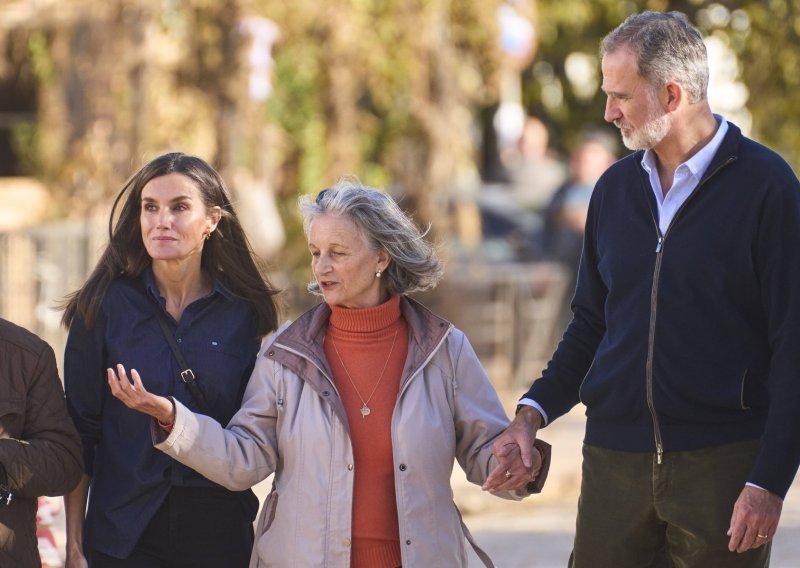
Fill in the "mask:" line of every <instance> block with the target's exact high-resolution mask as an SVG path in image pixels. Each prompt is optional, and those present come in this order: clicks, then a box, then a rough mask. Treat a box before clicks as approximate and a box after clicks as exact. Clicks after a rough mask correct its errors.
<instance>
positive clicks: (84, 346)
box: [64, 310, 108, 477]
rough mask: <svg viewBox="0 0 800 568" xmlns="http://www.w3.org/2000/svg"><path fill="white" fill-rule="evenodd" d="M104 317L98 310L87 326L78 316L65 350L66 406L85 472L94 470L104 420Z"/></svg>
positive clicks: (91, 472) (72, 326) (73, 323)
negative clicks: (78, 439) (81, 450)
mask: <svg viewBox="0 0 800 568" xmlns="http://www.w3.org/2000/svg"><path fill="white" fill-rule="evenodd" d="M105 329H106V317H105V314H104V313H103V311H102V310H101V311H100V312H99V313H98V314H97V319H96V321H95V325H94V327H93V328H92V329H87V327H86V325H85V324H84V323H83V321H82V320H81V318H80V317H75V319H74V320H73V321H72V325H71V326H70V328H69V335H68V336H67V346H66V349H65V351H64V387H65V389H66V391H67V409H68V411H69V415H70V416H71V417H72V420H73V421H74V422H75V426H76V427H77V429H78V434H79V435H80V439H81V443H82V444H83V462H84V468H85V470H86V474H87V475H89V477H91V476H92V474H93V471H94V455H95V448H96V447H97V444H98V442H99V441H100V436H101V434H102V421H103V400H104V399H103V397H104V389H106V388H108V387H107V386H106V380H105V355H104V353H105V342H104V339H103V338H104V336H105Z"/></svg>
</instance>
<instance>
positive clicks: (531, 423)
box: [484, 12, 800, 568]
mask: <svg viewBox="0 0 800 568" xmlns="http://www.w3.org/2000/svg"><path fill="white" fill-rule="evenodd" d="M600 55H601V58H602V72H603V85H602V88H603V91H604V92H605V93H606V96H607V102H606V109H605V120H606V121H608V122H612V123H613V124H614V125H615V126H617V128H619V129H620V132H621V134H622V139H623V142H624V143H625V145H626V146H627V147H628V148H630V149H631V150H635V152H634V153H632V154H631V155H629V156H628V157H626V158H624V159H622V160H620V161H619V162H617V163H616V164H614V165H613V166H611V167H610V168H609V169H608V170H607V171H606V172H605V174H603V176H602V177H601V178H600V180H599V181H598V182H597V185H596V187H595V189H594V191H593V193H592V198H591V204H590V208H589V214H588V219H587V223H586V234H585V239H584V245H583V255H582V258H581V264H580V269H579V276H578V283H577V287H576V291H575V296H574V298H573V302H572V311H573V318H572V321H571V322H570V324H569V326H568V328H567V330H566V331H565V333H564V336H563V338H562V341H561V343H560V344H559V346H558V348H557V349H556V352H555V354H554V355H553V358H552V360H551V361H550V362H549V364H548V366H547V368H546V369H545V370H544V372H543V373H542V377H541V378H539V379H538V380H536V381H535V382H534V384H533V386H532V387H531V388H530V390H529V391H528V392H527V393H526V394H525V395H524V396H523V398H522V399H521V400H520V405H519V406H518V408H517V415H516V417H515V419H514V421H513V422H512V424H511V426H509V428H508V429H507V430H506V432H505V433H504V434H502V435H501V436H500V437H499V438H498V439H497V441H496V442H495V444H494V451H495V455H496V456H497V457H498V459H499V460H500V466H499V467H498V468H497V469H496V470H495V471H494V472H493V473H492V475H491V476H490V478H489V479H488V480H487V482H486V484H485V486H484V488H486V489H495V490H511V489H516V488H517V487H519V486H520V485H522V484H524V480H523V479H520V480H517V479H516V476H515V475H514V474H512V470H514V471H518V469H515V468H518V466H519V464H518V463H512V461H513V457H512V456H515V455H517V453H516V452H514V453H513V454H512V453H511V452H510V450H511V449H514V450H516V446H519V448H520V449H521V452H520V453H521V456H522V457H521V459H522V461H523V463H524V464H525V465H526V466H528V465H529V464H530V461H529V460H530V457H529V456H530V448H531V446H532V442H533V440H534V439H535V437H536V432H537V430H538V429H539V428H540V427H544V426H546V425H547V424H549V423H551V422H552V421H553V420H555V419H556V418H558V417H559V416H561V415H562V414H565V413H566V412H568V411H569V410H570V409H571V408H572V407H573V406H574V405H575V404H577V403H578V402H582V403H583V404H585V405H586V415H587V422H586V436H585V439H584V447H583V478H582V485H581V496H580V502H579V508H578V520H577V530H576V535H575V542H574V547H573V553H572V556H571V558H570V566H571V567H574V568H584V567H592V568H625V567H631V568H643V567H655V566H659V567H661V566H686V567H697V568H713V567H724V568H737V567H742V568H745V567H746V568H754V567H763V566H767V565H768V563H769V554H770V546H771V541H772V538H773V537H774V535H775V532H776V529H777V526H778V521H779V518H780V513H781V507H782V503H783V498H784V497H785V495H786V493H787V491H788V489H789V486H790V485H791V483H792V480H793V478H794V476H795V474H796V472H797V468H798V464H799V463H800V348H798V346H800V247H797V246H795V245H796V243H798V242H800V183H798V180H797V177H796V176H795V174H794V173H793V172H792V169H791V168H790V167H789V166H788V165H787V164H786V163H785V161H784V160H783V159H782V158H781V157H780V156H778V155H777V154H776V153H774V152H773V151H771V150H769V149H768V148H765V147H764V146H761V145H760V144H757V143H756V142H754V141H752V140H750V139H748V138H746V137H744V136H743V135H742V133H741V131H740V130H739V129H738V128H737V127H736V126H735V125H733V124H731V123H729V122H727V121H726V120H725V119H723V118H722V117H721V116H718V115H715V114H713V113H712V111H711V109H710V107H709V104H708V99H707V96H706V91H707V87H708V60H707V54H706V49H705V45H704V43H703V40H702V37H701V35H700V33H699V32H698V31H697V29H695V28H694V27H693V26H691V25H690V24H689V22H688V21H687V19H686V17H685V16H684V15H683V14H680V13H678V12H670V13H657V12H645V13H643V14H639V15H635V16H631V17H629V18H628V19H627V20H625V22H623V23H622V24H621V25H620V26H619V27H617V28H616V29H615V30H613V31H612V32H611V33H609V34H608V36H606V37H605V38H604V40H603V43H602V46H601V50H600Z"/></svg>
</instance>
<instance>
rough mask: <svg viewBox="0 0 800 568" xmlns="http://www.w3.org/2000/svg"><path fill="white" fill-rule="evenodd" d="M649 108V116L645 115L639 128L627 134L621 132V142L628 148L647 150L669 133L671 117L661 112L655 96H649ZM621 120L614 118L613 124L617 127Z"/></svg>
mask: <svg viewBox="0 0 800 568" xmlns="http://www.w3.org/2000/svg"><path fill="white" fill-rule="evenodd" d="M649 105H650V108H651V109H652V111H651V113H650V116H648V117H647V122H645V124H644V126H642V127H641V128H634V129H632V130H631V133H630V134H629V135H627V136H626V135H625V134H624V133H623V132H621V130H620V133H621V134H622V143H623V144H625V147H626V148H627V149H628V150H634V151H635V150H649V149H650V148H654V147H655V146H656V145H658V143H659V142H661V141H662V140H663V139H664V138H665V137H666V135H667V134H668V133H669V129H670V128H671V127H672V117H671V116H670V114H669V113H668V112H662V111H661V110H660V109H659V105H658V100H657V99H656V97H655V96H652V97H650V100H649ZM622 125H623V123H622V122H621V121H618V120H615V121H614V126H616V127H617V128H620V129H621V127H622Z"/></svg>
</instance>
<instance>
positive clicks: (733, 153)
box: [629, 121, 742, 184]
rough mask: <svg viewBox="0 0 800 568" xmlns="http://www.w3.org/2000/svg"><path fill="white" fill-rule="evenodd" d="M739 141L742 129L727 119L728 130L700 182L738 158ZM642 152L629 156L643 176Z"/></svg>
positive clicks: (644, 172)
mask: <svg viewBox="0 0 800 568" xmlns="http://www.w3.org/2000/svg"><path fill="white" fill-rule="evenodd" d="M741 141H742V131H741V130H740V129H739V127H738V126H736V125H735V124H734V123H732V122H730V121H728V132H726V133H725V138H723V139H722V143H721V144H720V146H719V149H718V150H717V152H716V154H714V157H713V158H711V162H710V163H709V164H708V168H706V171H705V173H704V174H703V177H702V179H701V180H700V183H701V184H702V183H703V182H704V181H705V180H706V179H707V178H709V177H710V176H712V175H714V173H715V172H716V171H717V170H718V169H719V168H721V167H722V166H724V165H726V164H727V163H728V162H730V161H732V160H735V159H737V158H738V156H739V145H740V144H741ZM644 152H645V151H644V150H637V151H636V152H634V153H633V154H631V155H630V156H629V158H632V159H633V160H634V164H636V165H637V166H638V167H639V170H640V172H642V173H643V174H644V177H647V172H646V171H645V169H644V168H643V167H642V159H643V158H644Z"/></svg>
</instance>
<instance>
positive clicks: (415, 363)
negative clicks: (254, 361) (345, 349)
mask: <svg viewBox="0 0 800 568" xmlns="http://www.w3.org/2000/svg"><path fill="white" fill-rule="evenodd" d="M400 311H401V312H402V314H403V317H404V318H405V320H406V323H407V324H408V329H409V342H408V357H407V359H406V364H405V367H404V368H403V376H402V378H401V380H400V390H401V392H402V390H403V388H404V387H405V385H406V383H407V382H408V381H410V380H411V378H412V377H413V376H414V375H415V374H416V372H417V370H418V369H419V368H420V367H421V366H422V365H423V364H424V363H425V362H426V361H427V360H428V359H429V358H430V356H431V355H432V354H433V353H434V351H435V350H436V348H437V347H438V346H439V345H441V343H442V340H443V339H444V337H445V335H447V333H448V332H449V330H450V327H451V324H450V322H448V321H447V320H445V319H444V318H441V317H439V316H437V315H436V314H434V313H433V312H431V311H430V310H429V309H428V308H426V307H425V306H423V305H422V304H420V303H419V302H417V301H416V300H412V299H411V298H408V297H407V296H403V297H402V298H401V299H400ZM330 314H331V309H330V308H329V307H328V305H327V304H325V303H324V302H323V303H321V304H318V305H316V306H315V307H313V308H311V309H310V310H308V311H307V312H305V313H304V314H302V315H301V316H300V317H298V318H297V320H295V321H294V322H292V323H291V324H289V325H287V326H286V327H285V329H284V330H283V331H279V332H278V334H277V336H276V337H275V340H274V342H273V343H272V348H270V349H267V351H266V353H265V354H264V356H265V357H267V358H270V359H273V360H274V361H275V362H277V363H279V364H281V365H283V366H285V367H286V368H288V369H289V370H291V371H292V372H293V373H294V374H295V375H297V376H298V377H299V378H300V379H302V380H303V381H305V382H306V384H308V385H309V386H310V387H311V388H312V389H314V391H315V392H317V393H318V394H319V395H320V396H321V397H322V398H323V399H324V400H327V401H328V402H330V403H331V405H332V407H333V410H334V411H335V412H336V414H338V415H339V418H340V419H341V421H342V423H343V424H347V416H346V415H345V411H344V406H342V403H341V400H340V399H339V397H337V396H333V383H332V381H331V377H332V373H331V370H330V366H329V365H328V362H327V360H326V359H325V352H324V350H323V341H324V339H325V332H326V331H327V329H328V319H329V318H330Z"/></svg>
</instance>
